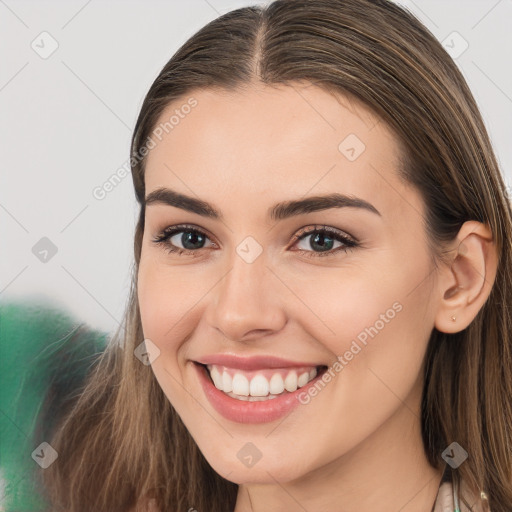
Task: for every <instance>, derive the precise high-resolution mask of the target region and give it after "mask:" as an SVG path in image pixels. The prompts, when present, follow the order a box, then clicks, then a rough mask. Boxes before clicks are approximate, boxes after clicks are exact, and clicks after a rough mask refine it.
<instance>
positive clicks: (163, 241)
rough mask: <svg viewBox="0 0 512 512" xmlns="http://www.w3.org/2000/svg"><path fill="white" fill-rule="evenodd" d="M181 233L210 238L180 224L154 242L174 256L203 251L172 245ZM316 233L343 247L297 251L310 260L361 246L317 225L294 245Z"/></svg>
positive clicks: (335, 230)
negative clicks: (173, 240) (320, 250)
mask: <svg viewBox="0 0 512 512" xmlns="http://www.w3.org/2000/svg"><path fill="white" fill-rule="evenodd" d="M180 232H186V233H196V234H199V235H202V236H205V237H206V238H209V237H208V235H207V234H206V233H205V232H204V231H202V230H200V229H197V228H196V227H194V226H191V225H188V224H180V225H177V226H170V227H167V228H165V229H164V230H163V231H162V232H161V233H160V234H159V235H158V236H157V237H156V238H154V239H153V240H152V241H153V242H154V243H155V244H157V245H160V246H163V247H164V248H165V250H166V251H168V252H169V253H173V254H178V255H179V256H181V255H187V256H194V257H195V256H196V254H195V253H197V252H199V251H200V250H201V249H203V248H201V249H195V250H190V249H182V248H181V247H176V246H175V245H174V244H171V243H170V241H169V239H170V238H171V237H172V236H174V235H175V234H176V233H180ZM316 233H322V234H327V235H329V237H330V238H333V239H335V240H336V241H338V242H342V243H343V245H341V246H340V247H337V248H336V249H331V250H329V251H325V252H315V251H306V250H304V249H297V252H299V253H301V254H303V255H305V256H307V257H308V258H316V257H324V256H333V255H335V254H337V253H338V252H339V251H344V252H345V253H347V252H348V251H349V250H352V249H354V248H356V247H358V246H359V243H358V242H357V241H355V240H354V239H353V238H349V237H348V236H346V235H344V234H343V233H342V232H341V231H339V230H337V229H334V228H331V227H329V226H318V225H315V226H313V227H311V228H305V229H304V230H302V231H301V232H299V234H297V235H295V236H294V238H293V245H295V244H296V243H297V242H299V241H301V240H302V239H304V238H307V236H309V235H311V234H316Z"/></svg>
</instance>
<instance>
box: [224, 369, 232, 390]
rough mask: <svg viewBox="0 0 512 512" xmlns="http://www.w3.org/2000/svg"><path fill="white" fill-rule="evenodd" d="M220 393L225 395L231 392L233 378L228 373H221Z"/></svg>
mask: <svg viewBox="0 0 512 512" xmlns="http://www.w3.org/2000/svg"><path fill="white" fill-rule="evenodd" d="M222 391H224V392H225V393H229V392H230V391H233V378H232V377H231V375H229V373H228V372H222Z"/></svg>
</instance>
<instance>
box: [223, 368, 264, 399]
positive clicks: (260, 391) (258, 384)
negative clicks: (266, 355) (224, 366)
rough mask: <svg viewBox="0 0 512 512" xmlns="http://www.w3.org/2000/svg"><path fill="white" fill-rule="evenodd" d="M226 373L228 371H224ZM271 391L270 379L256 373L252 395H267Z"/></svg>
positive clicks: (251, 389)
mask: <svg viewBox="0 0 512 512" xmlns="http://www.w3.org/2000/svg"><path fill="white" fill-rule="evenodd" d="M224 373H226V372H224ZM269 391H270V385H269V383H268V380H267V379H266V378H265V377H263V375H256V376H255V377H253V378H252V379H251V384H250V395H251V396H267V395H268V393H269Z"/></svg>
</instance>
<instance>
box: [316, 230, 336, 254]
mask: <svg viewBox="0 0 512 512" xmlns="http://www.w3.org/2000/svg"><path fill="white" fill-rule="evenodd" d="M325 238H327V239H328V240H330V242H327V244H326V243H325V242H321V241H319V240H324V239H325ZM333 243H334V240H333V239H332V238H331V237H330V236H328V235H325V234H323V233H317V234H316V235H315V236H314V237H313V239H312V242H311V248H312V249H314V247H313V244H317V245H318V246H319V247H320V250H321V251H328V250H330V249H332V244H333Z"/></svg>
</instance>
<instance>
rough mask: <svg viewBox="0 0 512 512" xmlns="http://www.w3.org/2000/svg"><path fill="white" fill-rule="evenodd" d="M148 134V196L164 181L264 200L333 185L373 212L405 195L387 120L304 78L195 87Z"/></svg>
mask: <svg viewBox="0 0 512 512" xmlns="http://www.w3.org/2000/svg"><path fill="white" fill-rule="evenodd" d="M152 139H153V142H154V147H153V149H151V151H150V153H149V155H148V157H147V161H146V176H145V181H146V193H148V192H150V191H151V190H154V189H156V188H158V187H170V188H174V189H179V190H180V191H182V192H184V193H190V191H192V192H194V193H195V194H196V195H198V196H200V197H201V198H202V199H205V200H211V201H212V202H214V203H219V202H224V204H228V203H229V202H230V201H229V199H230V198H233V195H232V194H233V193H236V194H237V198H245V199H247V201H252V202H254V200H255V198H258V200H259V201H260V202H262V203H265V197H268V198H269V200H270V199H276V200H282V199H285V198H290V199H291V198H294V199H295V198H297V197H300V196H304V195H306V194H308V195H310V194H313V193H329V192H333V191H337V192H342V193H345V194H351V193H352V194H355V195H358V196H360V197H364V199H367V200H371V201H372V202H373V203H374V204H375V205H376V206H377V204H379V205H380V207H379V206H377V208H379V210H380V211H386V210H390V208H391V209H394V210H397V207H398V206H400V205H398V204H397V202H396V200H397V193H398V195H400V194H402V198H403V196H404V195H408V194H411V193H412V191H411V190H409V188H408V187H406V186H405V184H403V183H402V182H401V181H400V179H399V178H398V176H397V169H398V166H399V158H400V141H399V139H398V138H397V137H396V136H395V135H394V133H393V132H392V130H391V129H390V128H389V127H388V125H387V124H386V123H385V122H384V121H382V120H381V119H380V118H379V117H378V116H377V115H376V114H374V113H373V112H372V111H371V110H369V109H368V108H367V107H366V106H365V105H364V104H362V103H361V102H359V101H358V100H357V99H355V98H354V97H352V96H350V95H345V94H339V93H336V94H335V95H334V94H332V93H329V92H327V91H325V90H323V89H321V88H319V87H317V86H314V85H311V84H309V85H307V84H306V85H305V84H294V85H287V86H277V87H275V86H272V87H270V86H266V85H261V84H260V85H252V86H249V87H246V88H244V89H241V90H237V91H226V90H220V89H206V90H196V91H193V92H191V93H190V95H187V96H184V97H183V98H180V99H179V100H176V101H174V102H172V103H171V104H170V105H168V106H167V108H166V109H165V110H164V111H163V113H162V115H161V116H160V118H159V120H158V122H157V125H156V127H155V130H154V131H153V135H152ZM187 189H188V190H187ZM285 196H286V197H285ZM406 202H407V201H406ZM402 206H404V207H405V205H402ZM401 213H403V212H400V214H401Z"/></svg>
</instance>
